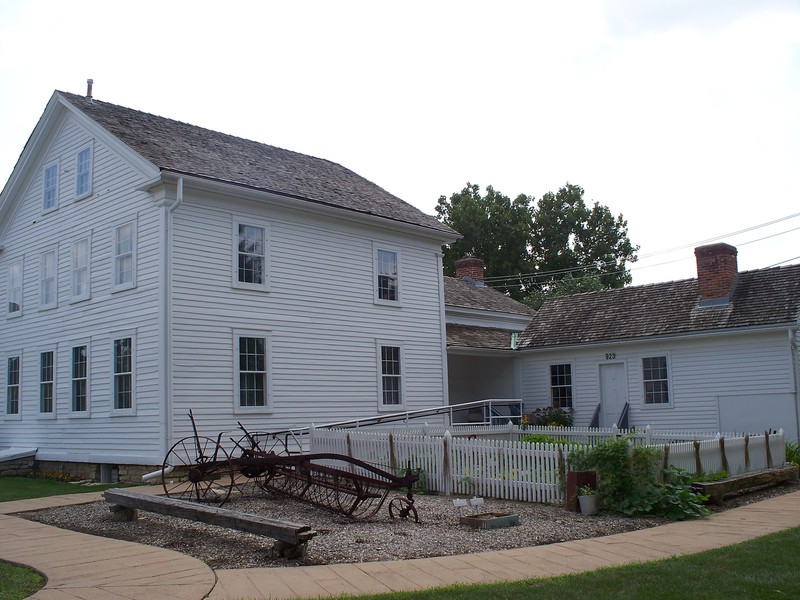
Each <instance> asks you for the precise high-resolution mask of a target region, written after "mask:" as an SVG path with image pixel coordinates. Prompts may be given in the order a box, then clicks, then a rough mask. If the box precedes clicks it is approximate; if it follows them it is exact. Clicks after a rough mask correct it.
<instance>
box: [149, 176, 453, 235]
mask: <svg viewBox="0 0 800 600" xmlns="http://www.w3.org/2000/svg"><path fill="white" fill-rule="evenodd" d="M179 178H183V180H184V185H185V186H187V187H193V188H195V189H198V190H203V191H208V192H214V193H225V194H228V195H231V196H236V197H238V198H243V199H247V200H255V201H261V202H263V201H264V200H270V201H273V202H278V203H280V204H281V205H283V206H286V207H289V208H301V209H302V210H305V211H308V210H309V209H310V210H312V211H314V212H317V213H318V214H322V215H326V216H333V217H336V218H339V219H343V220H346V221H351V222H357V223H361V224H369V225H372V226H374V227H380V228H384V229H391V230H392V231H402V232H404V233H409V234H413V235H415V236H418V237H424V238H428V239H433V240H436V241H437V242H439V243H440V244H451V243H453V242H455V241H456V240H457V239H459V238H460V237H461V235H460V234H458V233H457V232H455V231H453V232H452V233H451V232H449V231H445V230H440V229H435V228H433V227H427V226H425V225H418V224H416V223H409V222H407V221H400V220H396V219H390V218H389V217H383V216H380V215H375V214H372V213H366V212H360V211H357V210H354V209H350V208H346V207H342V206H336V205H333V204H330V203H328V202H324V201H320V200H314V199H311V198H305V197H303V196H298V195H295V194H289V193H286V192H280V191H277V190H268V189H264V188H259V187H255V186H250V185H246V184H242V183H237V182H233V181H223V180H220V179H216V178H213V177H206V176H203V175H197V174H194V173H184V172H181V171H176V170H173V169H162V171H161V181H163V182H166V183H174V182H176V181H177V180H178V179H179ZM157 184H158V183H157V180H156V182H150V185H151V187H154V185H157Z"/></svg>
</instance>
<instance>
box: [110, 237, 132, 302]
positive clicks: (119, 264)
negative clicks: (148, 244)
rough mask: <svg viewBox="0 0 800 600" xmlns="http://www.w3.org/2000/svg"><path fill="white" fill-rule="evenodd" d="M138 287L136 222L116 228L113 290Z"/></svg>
mask: <svg viewBox="0 0 800 600" xmlns="http://www.w3.org/2000/svg"><path fill="white" fill-rule="evenodd" d="M133 287H136V223H135V222H130V223H124V224H123V225H119V226H118V227H115V228H114V286H113V291H115V292H117V291H120V290H127V289H130V288H133Z"/></svg>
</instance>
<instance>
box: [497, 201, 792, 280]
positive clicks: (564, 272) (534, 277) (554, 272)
mask: <svg viewBox="0 0 800 600" xmlns="http://www.w3.org/2000/svg"><path fill="white" fill-rule="evenodd" d="M798 216H800V213H795V214H793V215H787V216H785V217H781V218H780V219H775V220H773V221H769V222H767V223H762V224H760V225H753V226H752V227H748V228H746V229H741V230H739V231H734V232H732V233H728V234H725V235H721V236H717V237H713V238H708V239H705V240H700V241H698V242H694V243H692V244H686V245H684V246H676V247H674V248H670V249H667V250H659V251H656V252H651V253H649V254H644V255H642V256H639V257H637V258H638V259H639V260H642V259H647V258H651V257H654V256H657V255H659V254H668V253H670V252H675V251H677V250H684V249H686V248H693V247H697V246H699V245H701V244H705V243H708V242H713V241H717V240H721V239H724V238H726V237H729V236H734V235H738V234H740V233H746V232H748V231H753V230H755V229H760V228H762V227H767V226H769V225H774V224H775V223H780V222H782V221H787V220H789V219H793V218H795V217H798ZM798 230H800V227H794V228H792V229H787V230H785V231H781V232H778V233H773V234H771V235H768V236H765V237H762V238H757V239H755V240H750V241H747V242H742V243H740V244H737V245H738V246H746V245H748V244H754V243H756V242H761V241H764V240H768V239H771V238H774V237H778V236H780V235H785V234H787V233H792V232H793V231H798ZM681 260H686V259H685V258H678V259H675V260H671V261H667V262H662V263H658V264H655V265H636V264H632V265H631V267H630V270H631V271H638V270H641V269H649V268H652V267H659V266H662V265H667V264H671V263H674V262H679V261H681ZM792 260H794V259H793V258H790V259H788V260H787V261H783V262H789V261H792ZM615 263H616V261H614V262H610V261H598V262H596V263H594V264H592V265H587V266H582V267H569V268H566V269H554V270H552V271H540V272H532V273H520V274H517V275H496V276H494V277H486V278H485V279H484V282H485V283H486V284H487V285H488V284H497V285H501V286H502V285H506V284H504V282H506V281H508V282H512V281H518V280H520V279H527V280H537V279H541V278H542V277H551V276H554V275H567V274H570V273H578V272H581V271H590V270H594V269H597V268H602V267H605V266H607V265H609V264H615ZM777 264H782V263H777ZM619 272H624V271H617V272H614V273H605V274H606V275H613V274H616V273H619ZM517 285H519V284H517ZM510 286H511V284H510V283H509V284H508V285H506V287H510Z"/></svg>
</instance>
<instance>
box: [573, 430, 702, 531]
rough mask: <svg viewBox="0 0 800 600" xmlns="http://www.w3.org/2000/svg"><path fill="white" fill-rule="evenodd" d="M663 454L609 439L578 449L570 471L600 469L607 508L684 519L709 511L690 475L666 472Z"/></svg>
mask: <svg viewBox="0 0 800 600" xmlns="http://www.w3.org/2000/svg"><path fill="white" fill-rule="evenodd" d="M659 456H660V453H659V452H658V450H657V449H656V448H651V447H648V446H632V445H631V443H630V440H629V438H627V437H624V438H620V439H614V440H607V441H605V442H602V443H600V444H598V445H597V446H594V447H593V448H590V447H583V448H581V449H576V450H575V451H573V452H572V453H571V454H570V455H569V459H568V466H569V468H570V469H571V470H580V471H587V470H593V471H596V472H597V488H598V494H599V496H600V502H601V505H602V507H603V508H604V509H605V510H609V511H611V512H616V513H621V514H624V515H627V516H639V515H653V516H663V517H667V518H669V519H673V520H681V519H687V518H693V517H699V516H706V515H708V514H709V511H708V509H707V508H705V507H704V506H703V502H704V501H705V500H707V498H706V497H705V496H703V495H702V494H698V493H696V492H693V491H692V488H691V478H690V476H689V475H688V474H686V473H684V472H683V471H681V470H679V469H674V468H670V469H667V470H665V471H663V473H662V474H663V476H664V482H663V483H660V482H659V470H658V461H659Z"/></svg>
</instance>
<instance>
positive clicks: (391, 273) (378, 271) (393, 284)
mask: <svg viewBox="0 0 800 600" xmlns="http://www.w3.org/2000/svg"><path fill="white" fill-rule="evenodd" d="M399 264H400V256H399V253H398V252H396V251H394V250H386V249H383V248H376V249H375V277H376V280H375V300H376V301H377V302H387V303H396V302H398V301H399V300H400V277H399V273H400V269H399Z"/></svg>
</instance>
